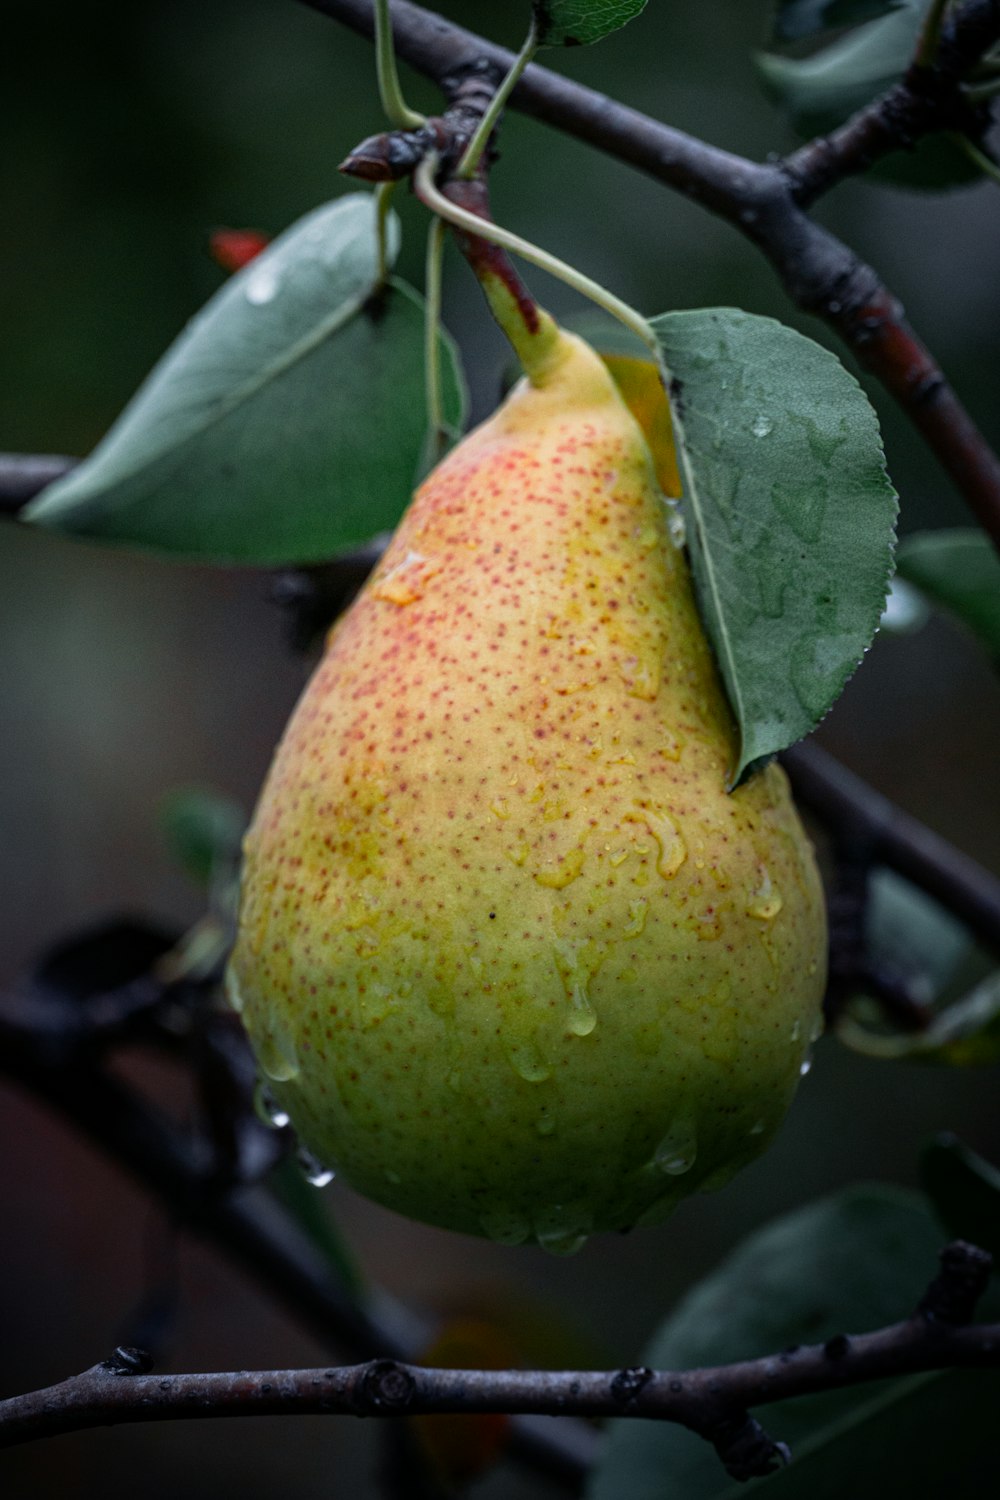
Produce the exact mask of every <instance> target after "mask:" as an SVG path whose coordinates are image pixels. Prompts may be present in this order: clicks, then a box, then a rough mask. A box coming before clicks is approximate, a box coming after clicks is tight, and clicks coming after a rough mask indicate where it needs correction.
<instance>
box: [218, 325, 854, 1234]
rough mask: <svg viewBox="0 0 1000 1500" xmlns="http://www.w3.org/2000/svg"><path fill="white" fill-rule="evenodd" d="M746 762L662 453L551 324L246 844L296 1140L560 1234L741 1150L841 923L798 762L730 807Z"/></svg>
mask: <svg viewBox="0 0 1000 1500" xmlns="http://www.w3.org/2000/svg"><path fill="white" fill-rule="evenodd" d="M536 378H537V377H536ZM735 748H736V746H735V738H734V731H733V726H732V723H731V720H730V715H729V711H728V707H727V705H726V702H725V699H724V696H723V693H722V690H721V688H720V685H719V682H718V678H717V676H716V672H715V668H714V664H713V661H712V658H711V655H710V652H709V649H708V646H707V644H706V641H705V639H704V636H703V633H702V630H701V627H700V624H699V621H698V618H697V615H696V612H695V608H694V604H693V599H692V594H691V589H690V584H689V580H688V574H687V568H686V564H685V562H684V559H683V556H682V554H681V553H680V552H679V551H677V550H676V549H675V547H674V546H673V544H672V543H671V541H670V539H669V536H668V534H667V526H666V506H665V504H664V500H663V497H662V495H661V493H660V491H659V490H658V489H657V487H656V483H655V480H654V477H653V470H652V464H651V459H650V455H649V452H648V449H647V447H646V443H645V440H644V438H643V436H642V434H641V432H640V430H639V428H638V427H637V425H636V423H635V422H634V420H633V418H632V417H631V415H630V413H629V412H628V410H627V408H626V407H625V406H624V404H623V402H622V401H621V399H620V397H619V395H618V393H617V391H616V389H615V387H614V385H613V383H612V381H611V379H610V377H609V376H608V374H607V372H606V371H605V369H604V367H603V365H601V363H600V361H599V360H598V359H597V357H596V356H595V355H594V354H593V353H592V352H591V351H590V350H589V349H588V348H587V346H586V345H584V344H582V343H581V342H580V341H579V340H577V339H574V338H572V337H570V336H569V335H562V334H560V335H559V336H558V341H557V345H556V348H555V351H554V353H553V356H552V358H551V360H550V362H549V366H548V367H547V369H546V371H545V372H544V375H543V377H542V378H541V379H540V381H539V383H538V384H536V385H534V386H532V385H528V384H527V383H522V385H521V386H519V387H518V388H517V389H516V390H515V391H514V392H513V393H512V395H511V396H510V397H509V398H508V401H507V402H506V403H505V405H504V407H503V408H501V410H500V411H499V412H498V413H497V414H496V415H495V416H494V417H493V418H492V419H491V420H490V421H489V422H487V423H485V424H484V425H483V426H482V427H480V428H479V429H478V430H477V431H476V432H474V433H473V434H471V435H470V436H469V437H468V438H467V439H466V440H465V441H464V442H463V443H461V444H460V445H459V447H458V448H456V450H455V451H454V452H453V453H452V454H451V456H450V457H449V458H448V459H447V460H446V461H445V462H444V463H443V464H441V465H440V467H439V468H438V469H436V470H435V472H434V473H433V474H432V475H431V476H430V478H429V479H428V480H427V482H426V483H425V484H424V485H423V487H422V488H421V489H420V490H419V491H418V493H417V495H416V497H415V498H414V501H413V504H412V505H411V507H410V509H409V511H408V512H407V514H406V516H405V517H404V519H403V521H402V523H401V525H400V527H399V530H398V532H397V534H396V536H395V538H394V540H393V542H392V544H391V546H390V548H389V550H388V551H387V553H386V555H385V557H384V559H383V561H382V562H381V564H380V565H379V567H378V569H377V571H376V573H375V574H374V575H373V577H372V579H371V580H370V581H369V583H368V584H367V586H366V587H365V589H364V591H363V593H362V594H361V595H360V596H359V598H358V600H357V601H356V603H355V604H354V605H353V607H352V608H351V609H350V611H349V612H348V613H347V614H346V615H345V616H344V618H343V619H342V620H341V621H340V623H339V624H338V625H337V627H336V628H335V630H334V631H333V632H332V634H331V636H330V640H329V643H328V648H327V651H326V654H325V656H324V659H323V661H322V664H321V665H320V667H319V668H318V670H317V672H316V674H315V676H314V677H313V679H312V681H311V682H310V684H309V686H308V688H307V689H306V692H305V694H304V695H303V698H302V700H301V702H300V704H299V706H298V708H297V710H296V712H295V715H294V717H293V719H292V721H291V723H290V724H289V727H288V729H287V731H286V734H285V736H284V739H283V741H282V743H281V746H280V748H279V750H278V753H277V755H276V758H275V762H274V765H273V768H272V770H271V773H270V776H269V779H268V782H267V785H266V787H265V789H264V792H263V795H262V797H261V800H260V805H259V807H258V809H257V813H256V817H255V819H254V823H253V827H252V829H251V831H250V833H249V835H248V838H247V847H246V866H245V874H244V887H243V901H242V909H241V921H240V936H239V940H238V943H237V947H236V950H235V953H234V956H233V960H232V965H231V981H232V983H231V992H232V994H233V997H234V1001H235V1003H237V1004H238V1005H239V1006H241V1008H242V1009H243V1014H244V1019H245V1022H246V1025H247V1027H248V1030H249V1032H250V1036H251V1038H252V1040H253V1042H254V1045H255V1047H256V1049H257V1052H258V1056H259V1058H260V1061H261V1064H262V1067H263V1069H264V1071H265V1072H266V1073H267V1074H269V1075H270V1077H271V1079H272V1083H271V1087H272V1089H273V1092H274V1094H275V1096H276V1098H277V1099H278V1101H279V1102H280V1104H281V1105H282V1106H283V1107H284V1108H286V1109H287V1110H288V1111H289V1113H290V1114H291V1116H292V1119H293V1121H294V1123H295V1125H296V1127H297V1129H298V1131H299V1133H300V1135H301V1136H302V1138H303V1140H304V1141H305V1143H306V1144H307V1145H308V1146H309V1148H310V1149H311V1150H312V1151H313V1152H314V1153H315V1154H316V1155H317V1156H318V1157H320V1158H321V1159H322V1160H324V1161H326V1162H329V1164H330V1165H331V1166H334V1167H336V1168H337V1170H338V1171H340V1172H342V1173H343V1175H344V1177H345V1178H347V1180H349V1181H350V1182H351V1183H352V1184H353V1185H354V1186H355V1187H357V1188H358V1189H359V1190H360V1191H362V1192H364V1193H367V1194H368V1195H370V1196H371V1197H373V1198H376V1199H377V1200H379V1201H380V1202H382V1203H384V1204H387V1205H388V1206H390V1207H392V1208H396V1209H398V1210H400V1211H401V1212H404V1213H407V1214H410V1215H412V1216H414V1217H416V1218H421V1219H425V1220H427V1221H429V1222H432V1223H436V1224H441V1225H445V1226H449V1227H452V1228H455V1229H461V1230H467V1231H470V1232H473V1233H486V1234H490V1235H492V1236H493V1237H494V1238H498V1239H501V1240H504V1241H507V1242H512V1243H514V1242H518V1241H520V1240H523V1239H527V1238H533V1239H538V1240H539V1242H540V1243H542V1244H545V1245H547V1246H548V1247H549V1248H554V1249H557V1250H558V1249H570V1248H573V1247H574V1246H575V1245H576V1244H578V1243H579V1242H580V1240H581V1238H582V1237H583V1236H585V1235H586V1234H588V1233H590V1232H591V1231H593V1230H595V1229H621V1228H626V1227H630V1226H631V1225H633V1224H635V1223H637V1222H652V1221H655V1220H656V1219H658V1218H662V1217H664V1216H665V1215H666V1214H667V1213H668V1212H669V1211H670V1209H671V1208H672V1207H673V1206H674V1205H675V1203H676V1202H677V1201H678V1200H679V1199H680V1198H681V1197H683V1196H685V1195H686V1194H687V1193H689V1192H691V1191H693V1190H695V1189H696V1188H699V1187H711V1186H714V1185H717V1184H718V1183H720V1182H721V1181H723V1180H724V1179H725V1178H727V1177H728V1176H729V1175H731V1174H732V1172H733V1171H734V1170H736V1169H737V1168H738V1167H739V1166H740V1165H742V1164H743V1163H745V1162H746V1161H748V1160H750V1159H752V1157H754V1156H756V1155H757V1154H758V1153H759V1151H760V1150H761V1149H762V1148H763V1146H764V1145H765V1144H766V1143H767V1141H768V1140H769V1139H770V1137H771V1136H772V1135H773V1133H774V1131H775V1129H776V1128H777V1126H778V1124H779V1123H780V1120H781V1118H782V1117H783V1115H784V1113H785V1110H786V1108H787V1106H788V1104H789V1102H790V1099H791V1097H792V1094H793V1091H794V1088H795V1085H796V1083H797V1080H798V1077H799V1071H800V1066H801V1064H802V1062H803V1058H804V1057H805V1055H806V1052H807V1049H808V1047H809V1044H810V1041H811V1040H813V1039H814V1038H815V1036H816V1034H817V1033H818V1030H819V1003H820V997H821V995H822V990H823V983H824V972H823V969H824V954H825V926H824V916H823V906H822V899H821V892H820V886H819V881H818V877H817V874H816V870H815V865H814V861H813V857H812V851H811V849H810V847H809V844H808V841H807V839H806V838H805V836H804V834H803V832H802V829H801V827H800V825H799V822H798V819H797V817H796V814H795V811H794V808H793V807H792V804H791V801H790V798H789V795H788V790H787V784H786V781H785V778H784V775H783V773H782V772H781V771H780V770H779V769H778V768H777V767H772V768H770V769H768V770H766V771H764V772H762V773H758V774H757V775H755V776H753V777H752V778H751V779H750V781H749V782H748V783H747V784H746V785H744V786H742V787H740V788H739V789H738V790H737V791H736V792H734V793H732V794H731V795H730V794H727V793H726V791H725V779H726V773H727V770H728V769H730V768H731V767H732V765H733V763H734V758H735Z"/></svg>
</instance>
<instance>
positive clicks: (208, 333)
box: [27, 193, 463, 563]
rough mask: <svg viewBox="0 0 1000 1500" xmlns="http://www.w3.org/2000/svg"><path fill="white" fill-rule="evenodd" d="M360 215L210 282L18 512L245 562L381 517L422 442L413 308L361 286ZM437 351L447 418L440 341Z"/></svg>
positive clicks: (372, 271) (397, 288) (312, 219)
mask: <svg viewBox="0 0 1000 1500" xmlns="http://www.w3.org/2000/svg"><path fill="white" fill-rule="evenodd" d="M373 215H374V210H373V206H372V200H371V197H370V196H369V195H367V194H363V193H354V194H349V195H348V196H346V197H344V198H340V199H338V200H337V201H336V202H334V203H333V204H328V205H327V206H325V207H324V208H320V209H317V210H316V211H315V212H314V213H311V214H309V215H307V216H306V217H305V218H304V219H301V220H300V221H299V222H298V223H297V224H295V225H293V227H292V228H291V229H289V230H288V231H287V232H286V233H285V234H284V235H282V236H281V237H280V238H279V239H277V240H275V241H274V243H273V244H272V245H270V246H269V247H268V248H267V249H266V250H265V251H264V252H263V253H262V254H261V255H259V256H258V257H257V258H256V259H255V260H253V261H252V262H251V263H250V264H249V265H248V266H247V267H246V268H245V269H244V270H243V271H241V272H239V273H238V274H237V275H235V276H233V277H232V278H231V279H230V280H229V281H227V283H226V284H225V285H224V286H223V287H222V288H221V289H220V291H219V292H218V293H217V294H216V295H215V296H214V297H213V298H212V299H211V301H210V302H209V303H208V304H207V306H206V307H205V308H204V309H203V310H202V312H201V313H200V314H199V315H198V316H197V317H196V318H195V319H194V320H193V321H192V322H191V323H190V324H189V326H188V328H187V329H186V330H185V331H184V333H182V334H181V336H180V338H179V339H177V341H176V342H175V343H174V344H173V345H172V347H171V348H170V349H169V350H168V351H167V353H166V354H165V355H164V357H163V359H162V360H161V361H160V363H159V365H157V367H156V369H155V370H153V372H152V374H151V375H150V376H149V377H148V379H147V380H146V382H145V384H144V385H143V386H142V387H141V389H140V390H139V392H138V393H137V394H136V396H135V397H133V399H132V401H131V402H130V404H129V405H128V407H126V409H125V411H124V412H123V413H122V415H121V417H119V419H118V421H117V422H116V423H115V425H114V426H113V427H112V429H111V431H110V432H109V433H108V434H107V436H106V437H105V438H104V440H103V441H102V442H101V443H100V444H99V445H98V447H97V448H96V449H95V451H94V453H93V454H92V455H91V456H90V458H89V459H87V460H86V461H85V462H84V463H82V464H80V465H79V466H78V467H77V468H76V469H74V470H73V471H72V472H71V473H70V474H69V475H68V476H67V477H66V478H65V479H62V480H60V481H59V482H57V483H56V484H54V485H52V486H50V487H49V488H48V489H47V490H45V491H44V492H43V494H42V495H41V496H40V497H39V499H38V500H37V501H36V502H35V503H34V504H33V505H32V506H30V507H29V508H28V512H27V519H28V520H30V521H34V522H36V523H37V524H39V525H45V526H51V527H53V528H54V529H57V530H61V531H65V532H70V533H72V534H74V535H80V536H87V537H93V538H95V539H100V540H103V541H108V542H118V543H133V544H136V545H139V546H142V547H148V548H153V549H156V550H160V551H166V552H170V553H173V554H176V555H178V556H183V557H189V558H198V559H207V560H211V561H216V562H246V563H292V562H308V561H315V560H317V559H322V558H325V557H328V556H330V555H331V554H332V553H334V552H336V551H338V550H339V549H341V548H344V547H347V546H351V545H354V544H356V543H358V542H360V541H363V540H365V539H366V538H367V537H369V536H371V535H372V534H373V533H375V532H377V531H379V530H383V529H385V528H387V527H390V526H392V525H394V524H395V522H396V521H397V520H398V518H399V515H400V513H401V511H402V510H403V508H404V506H405V505H406V503H407V501H408V499H409V496H410V491H411V489H412V486H413V481H414V476H415V473H416V469H417V465H418V463H419V460H420V454H421V448H422V443H423V438H424V428H425V417H424V396H423V314H422V305H421V302H420V299H419V298H418V297H417V295H416V293H414V292H412V291H411V290H410V289H409V288H407V287H404V286H403V285H402V284H400V283H398V282H392V283H390V285H389V286H388V287H387V288H385V289H384V290H383V292H382V293H380V294H378V295H375V296H373V289H374V287H375V283H376V275H377V272H376V257H375V234H374V217H373ZM390 242H391V243H390V248H391V249H393V250H394V248H395V246H396V244H397V243H398V232H397V229H396V227H395V224H394V222H393V224H392V225H391V228H390ZM442 355H443V366H444V376H445V394H446V403H445V406H446V414H447V418H448V421H449V423H451V424H453V425H458V424H459V423H460V422H461V416H462V406H463V403H462V396H461V381H460V376H459V373H458V366H457V361H456V358H455V355H454V351H453V348H452V345H451V343H450V341H449V340H447V339H443V340H442Z"/></svg>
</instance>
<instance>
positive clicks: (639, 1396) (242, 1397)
mask: <svg viewBox="0 0 1000 1500" xmlns="http://www.w3.org/2000/svg"><path fill="white" fill-rule="evenodd" d="M990 1264H991V1262H990V1256H989V1255H988V1254H987V1253H986V1252H985V1251H982V1250H979V1249H977V1248H976V1247H975V1246H973V1245H968V1244H965V1243H964V1242H962V1241H956V1242H955V1243H953V1244H952V1245H949V1246H948V1247H947V1248H946V1249H945V1250H944V1251H943V1252H942V1255H941V1269H940V1271H939V1273H938V1275H937V1276H936V1277H935V1279H934V1280H933V1281H932V1282H931V1284H930V1286H929V1287H928V1289H927V1292H926V1293H925V1294H924V1296H923V1298H922V1299H921V1301H920V1304H919V1306H918V1308H917V1310H916V1311H915V1312H914V1314H913V1315H912V1316H911V1317H909V1318H907V1319H905V1320H904V1321H903V1322H900V1323H895V1324H892V1325H891V1326H890V1327H887V1328H882V1329H880V1330H878V1331H877V1332H875V1333H866V1334H860V1335H855V1336H852V1337H848V1336H846V1335H843V1334H840V1335H838V1336H837V1337H836V1338H834V1339H830V1340H828V1341H827V1342H826V1343H824V1344H812V1345H808V1346H801V1347H799V1348H795V1349H789V1350H786V1351H785V1352H783V1353H781V1354H776V1355H768V1356H765V1357H763V1358H759V1359H750V1360H742V1361H739V1362H738V1363H734V1364H728V1365H720V1366H716V1367H708V1368H702V1369H695V1370H686V1371H671V1370H665V1371H664V1370H661V1371H654V1370H649V1369H646V1368H644V1367H638V1368H632V1369H622V1370H602V1371H593V1370H555V1371H549V1370H527V1371H525V1370H449V1369H426V1368H422V1367H420V1366H417V1365H410V1364H403V1363H401V1362H400V1361H398V1360H392V1359H380V1360H373V1361H369V1362H368V1363H366V1364H361V1365H354V1366H349V1367H342V1368H339V1369H306V1370H258V1371H245V1370H243V1371H236V1372H227V1373H219V1374H199V1375H162V1376H158V1375H152V1374H147V1373H144V1370H146V1369H148V1361H147V1359H146V1358H145V1357H144V1355H143V1353H142V1351H138V1350H130V1349H122V1350H116V1351H115V1353H114V1355H112V1357H111V1358H110V1359H108V1360H106V1361H104V1362H103V1363H102V1364H99V1365H95V1366H94V1367H93V1368H92V1369H90V1370H86V1371H84V1372H83V1373H82V1374H80V1375H77V1376H75V1377H73V1378H71V1379H69V1380H65V1381H62V1382H61V1383H60V1384H58V1385H54V1386H49V1387H47V1388H46V1389H44V1390H40V1391H33V1392H31V1393H29V1394H27V1395H23V1396H14V1397H11V1398H10V1399H8V1400H6V1401H3V1402H0V1447H9V1446H13V1445H15V1444H18V1443H24V1442H30V1441H32V1440H34V1439H37V1438H41V1437H49V1436H52V1435H54V1434H55V1433H64V1432H72V1431H78V1430H80V1429H81V1428H86V1427H94V1426H111V1425H116V1424H119V1423H125V1422H149V1421H165V1420H170V1419H175V1418H179V1417H180V1418H183V1417H199V1418H205V1417H235V1416H289V1415H292V1414H299V1415H302V1414H314V1415H331V1414H340V1415H345V1416H355V1417H399V1416H417V1415H425V1414H431V1413H434V1414H442V1413H445V1412H460V1413H465V1414H473V1413H483V1412H495V1413H511V1414H532V1415H536V1416H566V1415H567V1414H572V1415H575V1416H579V1417H587V1418H595V1417H633V1418H647V1419H650V1418H653V1419H657V1420H660V1421H668V1422H676V1423H679V1424H680V1425H681V1426H684V1427H687V1428H689V1429H690V1430H691V1431H693V1432H695V1433H698V1434H699V1435H700V1436H702V1437H704V1438H706V1439H707V1440H708V1441H710V1442H712V1443H714V1444H715V1446H716V1448H717V1450H718V1452H719V1456H720V1458H721V1459H722V1461H723V1463H724V1464H725V1466H726V1468H727V1469H728V1470H729V1472H730V1473H731V1474H732V1475H733V1476H734V1477H736V1478H740V1479H745V1478H751V1477H754V1476H756V1475H761V1474H766V1473H769V1472H771V1470H772V1469H773V1468H775V1467H776V1466H777V1464H779V1463H781V1462H784V1461H787V1457H788V1450H787V1448H785V1446H784V1444H779V1443H776V1442H774V1441H773V1440H772V1439H771V1438H769V1437H768V1436H767V1434H766V1433H765V1432H764V1431H763V1429H762V1428H761V1427H760V1426H759V1425H758V1424H757V1423H756V1422H755V1421H753V1419H751V1418H750V1416H749V1412H750V1410H751V1409H752V1408H756V1407H759V1406H762V1405H767V1404H770V1403H771V1402H773V1401H783V1400H787V1399H788V1398H789V1397H793V1396H806V1395H815V1394H816V1393H818V1392H822V1391H832V1390H842V1389H844V1388H845V1387H848V1386H850V1387H853V1386H857V1385H861V1384H864V1383H866V1382H868V1381H871V1380H884V1379H887V1378H893V1377H899V1376H903V1375H914V1374H919V1373H924V1372H927V1371H933V1370H946V1369H959V1368H962V1369H998V1368H1000V1324H997V1323H994V1324H981V1325H972V1324H971V1323H970V1319H971V1317H972V1316H973V1313H974V1310H975V1306H976V1303H977V1302H978V1300H979V1298H980V1297H981V1295H982V1293H983V1291H984V1290H985V1286H986V1283H987V1281H988V1279H989V1270H990Z"/></svg>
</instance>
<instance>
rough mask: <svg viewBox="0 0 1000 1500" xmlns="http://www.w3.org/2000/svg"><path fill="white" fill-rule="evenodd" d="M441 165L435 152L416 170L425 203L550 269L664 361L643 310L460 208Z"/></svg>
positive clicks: (419, 194)
mask: <svg viewBox="0 0 1000 1500" xmlns="http://www.w3.org/2000/svg"><path fill="white" fill-rule="evenodd" d="M437 168H438V157H437V155H436V153H435V152H433V151H432V152H430V153H429V154H428V155H427V156H426V157H425V158H424V160H423V161H422V162H421V163H420V165H419V167H418V168H417V170H416V173H415V175H414V179H413V182H414V188H415V190H416V194H417V197H418V198H419V199H420V201H421V203H423V204H424V205H425V206H426V207H427V208H429V209H431V210H432V212H433V213H436V214H437V215H438V216H439V217H440V218H442V219H446V220H447V221H448V223H449V224H454V225H455V227H456V228H457V229H462V230H464V231H465V233H466V234H472V235H477V236H478V237H479V238H480V239H484V240H487V241H488V242H489V243H490V244H493V245H499V246H500V247H501V249H503V250H508V251H510V253H511V254H512V255H520V256H521V258H522V259H523V260H526V261H529V262H530V263H531V264H532V265H533V266H537V267H538V268H539V270H540V271H546V272H548V274H549V275H550V276H555V277H556V278H557V280H559V281H562V282H565V284H566V285H567V286H569V287H572V289H573V290H574V291H575V292H579V294H580V295H581V296H582V297H587V298H589V299H590V301H591V302H594V303H596V304H597V306H598V307H600V308H603V310H604V311H605V312H606V313H610V315H611V316H612V317H613V318H617V319H618V321H619V322H621V323H624V324H625V327H626V328H628V329H630V330H631V331H632V332H633V333H634V334H636V335H637V336H638V337H639V338H640V339H642V341H643V343H644V344H645V345H646V346H647V347H648V348H649V350H650V351H651V353H652V354H653V357H654V358H655V359H656V361H657V364H658V365H659V364H660V362H661V352H660V346H659V344H658V342H657V338H656V334H655V333H654V332H653V330H652V328H651V327H650V325H649V323H648V322H647V321H646V319H645V318H644V317H643V316H642V314H641V313H639V312H637V311H636V309H635V308H634V307H629V305H628V303H627V302H623V301H622V300H621V298H619V297H616V296H615V295H614V293H613V292H609V291H608V289H607V288H606V287H603V286H601V285H600V283H599V282H597V281H592V280H591V278H590V277H589V276H585V275H584V274H583V272H582V271H578V270H577V269H576V267H575V266H571V265H568V264H567V262H566V261H564V260H560V259H559V258H558V257H557V256H555V255H550V253H549V252H548V251H547V250H542V249H541V248H540V247H539V246H538V245H533V244H532V243H531V241H530V240H523V239H522V238H521V237H520V235H517V234H512V233H511V231H510V230H509V229H501V227H500V226H499V225H498V224H493V223H491V222H489V221H488V220H485V219H481V218H479V216H478V215H477V214H473V213H469V212H468V210H467V209H464V208H460V207H459V206H458V204H457V203H452V201H451V200H450V198H446V197H445V196H444V194H443V193H442V192H441V191H440V189H439V188H438V186H437V184H436V183H435V181H434V176H435V173H436V172H437Z"/></svg>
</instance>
